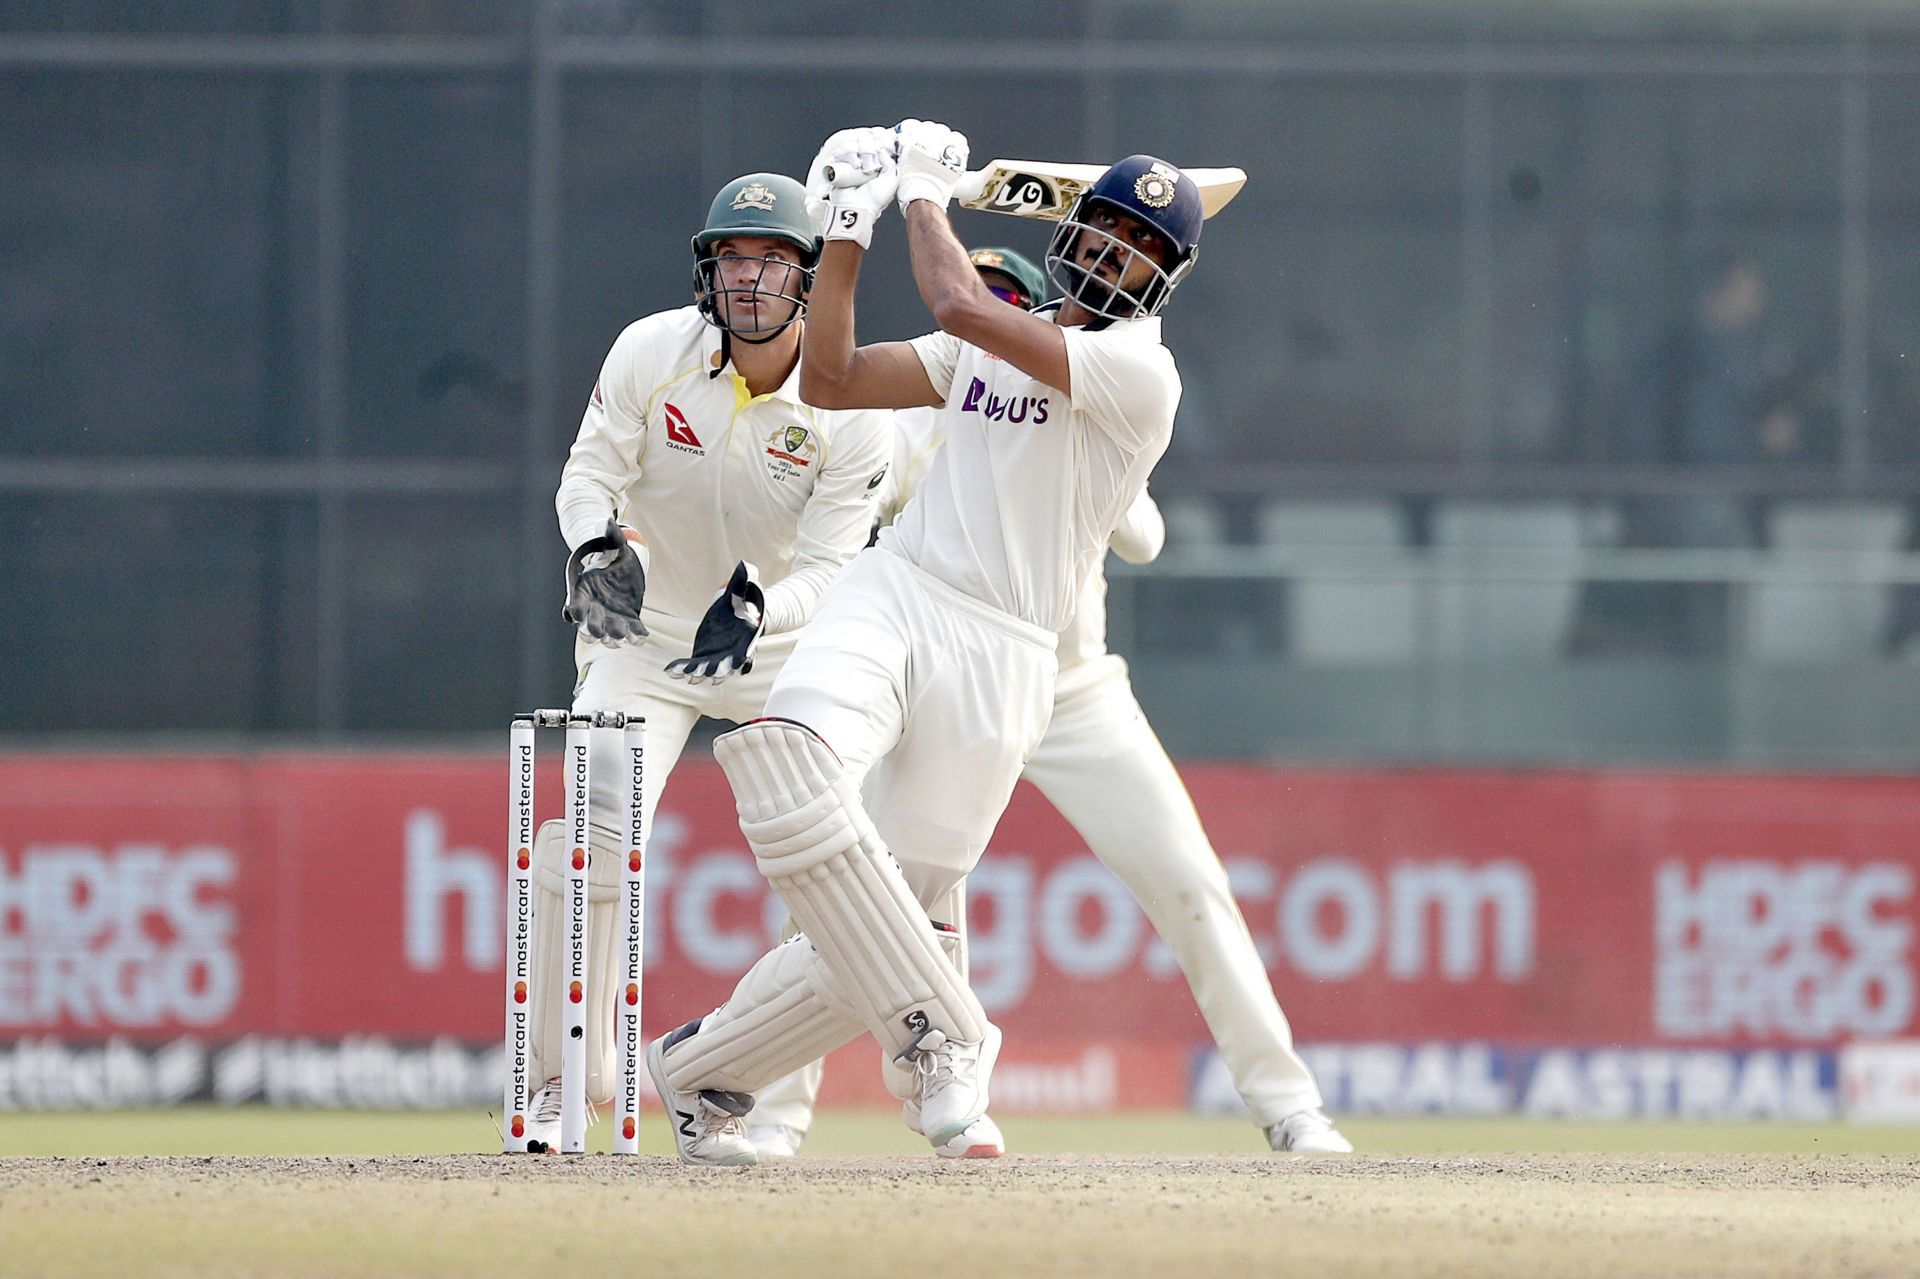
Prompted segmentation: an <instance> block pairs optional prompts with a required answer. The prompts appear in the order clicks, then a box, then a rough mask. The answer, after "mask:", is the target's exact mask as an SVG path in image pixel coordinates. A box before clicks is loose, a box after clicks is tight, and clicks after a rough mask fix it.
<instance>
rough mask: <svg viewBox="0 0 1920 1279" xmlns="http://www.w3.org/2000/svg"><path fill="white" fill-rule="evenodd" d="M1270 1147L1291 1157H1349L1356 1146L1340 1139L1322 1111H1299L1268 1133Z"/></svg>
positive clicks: (1270, 1129)
mask: <svg viewBox="0 0 1920 1279" xmlns="http://www.w3.org/2000/svg"><path fill="white" fill-rule="evenodd" d="M1267 1144H1268V1145H1269V1146H1272V1147H1273V1148H1274V1149H1275V1150H1278V1151H1280V1152H1281V1153H1283V1154H1289V1155H1350V1154H1352V1153H1353V1143H1352V1142H1350V1141H1348V1140H1347V1139H1346V1138H1345V1137H1342V1136H1341V1135H1340V1130H1339V1129H1338V1128H1335V1127H1334V1126H1333V1120H1331V1119H1329V1118H1327V1115H1326V1112H1325V1111H1323V1110H1296V1111H1294V1112H1293V1113H1292V1114H1291V1115H1288V1116H1287V1117H1286V1118H1285V1119H1282V1120H1281V1121H1280V1122H1279V1123H1277V1124H1274V1125H1273V1126H1272V1127H1271V1128H1268V1129H1267Z"/></svg>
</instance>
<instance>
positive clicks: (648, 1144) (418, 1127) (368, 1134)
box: [0, 1106, 1920, 1156]
mask: <svg viewBox="0 0 1920 1279" xmlns="http://www.w3.org/2000/svg"><path fill="white" fill-rule="evenodd" d="M999 1118H1000V1121H1001V1126H1002V1127H1003V1128H1004V1129H1005V1130H1006V1133H1007V1141H1008V1146H1009V1148H1010V1149H1011V1150H1012V1151H1013V1152H1014V1153H1018V1154H1034V1155H1041V1154H1049V1155H1051V1154H1124V1153H1134V1154H1233V1153H1252V1152H1256V1151H1259V1150H1263V1149H1265V1141H1264V1139H1263V1138H1262V1136H1261V1134H1260V1132H1259V1130H1258V1129H1256V1128H1254V1126H1253V1125H1252V1124H1251V1123H1249V1122H1247V1121H1246V1120H1242V1119H1232V1118H1216V1117H1200V1116H1194V1115H1188V1114H1184V1113H1179V1112H1153V1113H1147V1114H1140V1115H1128V1116H1112V1115H1096V1116H1043V1115H1002V1116H1000V1117H999ZM646 1119H647V1123H646V1126H645V1129H644V1132H643V1137H644V1140H643V1142H642V1147H643V1149H644V1150H646V1151H647V1152H648V1153H651V1154H666V1153H668V1152H669V1151H670V1150H671V1145H670V1143H669V1141H668V1137H667V1131H666V1126H665V1124H664V1123H663V1122H662V1121H661V1119H660V1116H659V1114H658V1112H655V1111H649V1112H648V1113H647V1116H646ZM1341 1127H1342V1129H1343V1130H1344V1131H1345V1132H1346V1133H1347V1134H1348V1135H1349V1136H1350V1137H1352V1138H1353V1140H1354V1143H1355V1144H1356V1145H1357V1146H1359V1147H1360V1149H1361V1150H1363V1151H1365V1152H1367V1153H1371V1154H1408V1155H1421V1154H1448V1153H1459V1154H1501V1153H1526V1152H1549V1151H1586V1152H1595V1153H1610V1152H1628V1151H1673V1152H1729V1153H1733V1152H1743V1153H1744V1152H1755V1153H1757V1152H1772V1153H1779V1154H1920V1127H1912V1128H1893V1127H1889V1128H1878V1127H1854V1126H1849V1125H1843V1124H1799V1123H1726V1124H1710V1123H1685V1122H1642V1123H1577V1122H1562V1121H1548V1120H1529V1119H1508V1118H1500V1119H1452V1118H1445V1119H1442V1118H1432V1119H1348V1120H1344V1121H1342V1124H1341ZM588 1137H589V1140H588V1149H589V1150H595V1151H600V1150H607V1149H609V1148H610V1145H611V1141H612V1128H611V1126H610V1125H609V1124H607V1123H604V1122H603V1123H599V1124H596V1125H594V1127H593V1128H592V1129H590V1130H589V1134H588ZM499 1144H500V1143H499V1137H498V1135H497V1134H496V1132H495V1129H494V1127H493V1122H492V1120H491V1119H489V1118H488V1117H487V1116H486V1115H485V1114H482V1113H475V1112H466V1111H442V1112H427V1113H420V1112H405V1113H396V1114H385V1113H369V1112H364V1111H316V1110H269V1109H266V1108H264V1107H240V1108H231V1109H230V1108H223V1107H216V1106H183V1107H179V1108H177V1109H172V1110H148V1111H115V1112H97V1111H80V1112H63V1113H55V1114H47V1113H27V1114H13V1115H8V1116H6V1117H5V1118H4V1119H0V1156H13V1155H76V1156H77V1155H274V1154H280V1155H433V1154H453V1153H461V1152H488V1151H494V1150H498V1149H499ZM925 1149H926V1147H925V1145H924V1143H922V1142H921V1141H920V1139H919V1138H917V1137H915V1136H914V1135H913V1134H911V1133H909V1132H908V1131H906V1129H905V1128H904V1127H903V1126H902V1125H901V1123H900V1121H899V1117H898V1116H897V1115H895V1114H892V1113H891V1112H883V1111H829V1112H826V1113H824V1114H822V1115H821V1117H820V1119H819V1122H818V1124H817V1125H816V1126H815V1128H814V1131H813V1133H812V1135H811V1136H810V1137H809V1138H808V1142H807V1153H809V1154H820V1155H884V1154H901V1155H920V1154H924V1153H925Z"/></svg>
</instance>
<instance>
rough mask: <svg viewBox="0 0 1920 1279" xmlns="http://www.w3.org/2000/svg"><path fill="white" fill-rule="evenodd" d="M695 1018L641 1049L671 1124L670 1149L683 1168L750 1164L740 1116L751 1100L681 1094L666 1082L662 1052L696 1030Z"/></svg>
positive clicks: (713, 1093) (715, 1092)
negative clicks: (695, 1165)
mask: <svg viewBox="0 0 1920 1279" xmlns="http://www.w3.org/2000/svg"><path fill="white" fill-rule="evenodd" d="M700 1021H701V1019H700V1018H698V1017H695V1018H694V1019H693V1020H692V1021H690V1022H688V1023H687V1024H686V1025H684V1026H682V1027H680V1029H678V1030H675V1031H670V1032H668V1033H667V1034H665V1035H663V1036H661V1037H660V1038H659V1039H656V1040H654V1041H653V1042H652V1043H651V1044H648V1045H647V1073H648V1074H650V1075H652V1076H653V1086H654V1088H656V1089H657V1090H658V1091H659V1093H660V1101H661V1104H662V1105H664V1106H665V1107H666V1111H667V1121H668V1122H669V1123H671V1124H672V1125H673V1146H674V1150H675V1152H676V1153H677V1154H679V1156H680V1162H681V1163H683V1164H708V1165H728V1164H755V1163H759V1162H760V1156H759V1155H758V1154H756V1153H755V1152H754V1149H753V1143H752V1142H751V1141H749V1140H747V1124H746V1120H745V1119H744V1118H743V1116H744V1115H745V1114H746V1113H747V1112H748V1111H749V1110H752V1109H753V1095H752V1094H751V1093H744V1092H723V1091H721V1090H720V1089H718V1088H699V1089H695V1090H693V1091H691V1092H683V1091H681V1090H679V1089H677V1088H674V1087H672V1086H671V1085H669V1084H668V1083H667V1064H666V1052H667V1049H669V1048H671V1047H673V1046H674V1045H675V1044H677V1043H679V1042H680V1041H681V1040H683V1039H685V1038H687V1037H688V1036H689V1035H691V1034H693V1033H694V1032H695V1031H697V1030H699V1029H700Z"/></svg>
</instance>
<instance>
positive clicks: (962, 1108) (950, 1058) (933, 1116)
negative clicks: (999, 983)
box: [912, 1022, 1000, 1149]
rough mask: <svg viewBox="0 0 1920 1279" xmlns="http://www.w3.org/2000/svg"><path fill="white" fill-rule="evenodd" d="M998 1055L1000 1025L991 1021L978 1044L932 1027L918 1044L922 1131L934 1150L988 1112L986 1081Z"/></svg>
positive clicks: (916, 1059) (916, 1066) (915, 1055)
mask: <svg viewBox="0 0 1920 1279" xmlns="http://www.w3.org/2000/svg"><path fill="white" fill-rule="evenodd" d="M999 1057H1000V1028H999V1027H998V1026H995V1025H993V1024H992V1023H991V1022H989V1023H988V1024H987V1033H986V1035H985V1036H984V1037H983V1038H982V1039H981V1040H980V1042H979V1043H977V1044H963V1043H961V1042H960V1041H959V1040H957V1039H948V1038H947V1037H946V1035H945V1034H944V1033H943V1032H941V1031H938V1030H930V1031H928V1032H927V1033H926V1034H925V1035H924V1036H922V1037H921V1039H920V1042H919V1043H918V1044H916V1045H915V1046H914V1049H913V1054H912V1061H913V1068H914V1070H915V1071H916V1072H917V1073H918V1075H919V1080H918V1082H919V1085H920V1096H919V1098H918V1100H919V1103H920V1122H921V1127H920V1131H921V1133H922V1134H923V1135H924V1136H925V1137H926V1139H927V1140H928V1141H930V1142H932V1143H933V1145H934V1148H935V1149H938V1148H940V1147H941V1146H944V1145H946V1144H947V1143H949V1142H951V1141H953V1140H954V1138H956V1137H959V1136H961V1135H962V1134H964V1133H965V1132H966V1131H967V1129H968V1128H969V1127H971V1126H972V1125H973V1123H974V1121H975V1120H977V1119H979V1118H980V1117H981V1116H982V1115H984V1114H986V1113H987V1080H988V1079H989V1078H990V1077H991V1076H992V1074H993V1063H994V1062H995V1061H997V1060H999Z"/></svg>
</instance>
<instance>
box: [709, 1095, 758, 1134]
mask: <svg viewBox="0 0 1920 1279" xmlns="http://www.w3.org/2000/svg"><path fill="white" fill-rule="evenodd" d="M697 1113H698V1115H699V1123H700V1130H701V1133H702V1135H703V1136H715V1135H719V1136H724V1137H738V1138H739V1139H740V1140H742V1141H747V1140H749V1138H748V1137H747V1117H746V1116H745V1115H736V1114H733V1113H731V1112H729V1111H728V1110H727V1109H726V1108H724V1107H722V1106H717V1105H715V1104H714V1103H713V1102H711V1101H708V1100H707V1099H706V1098H705V1097H701V1098H700V1099H699V1106H698V1110H697Z"/></svg>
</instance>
